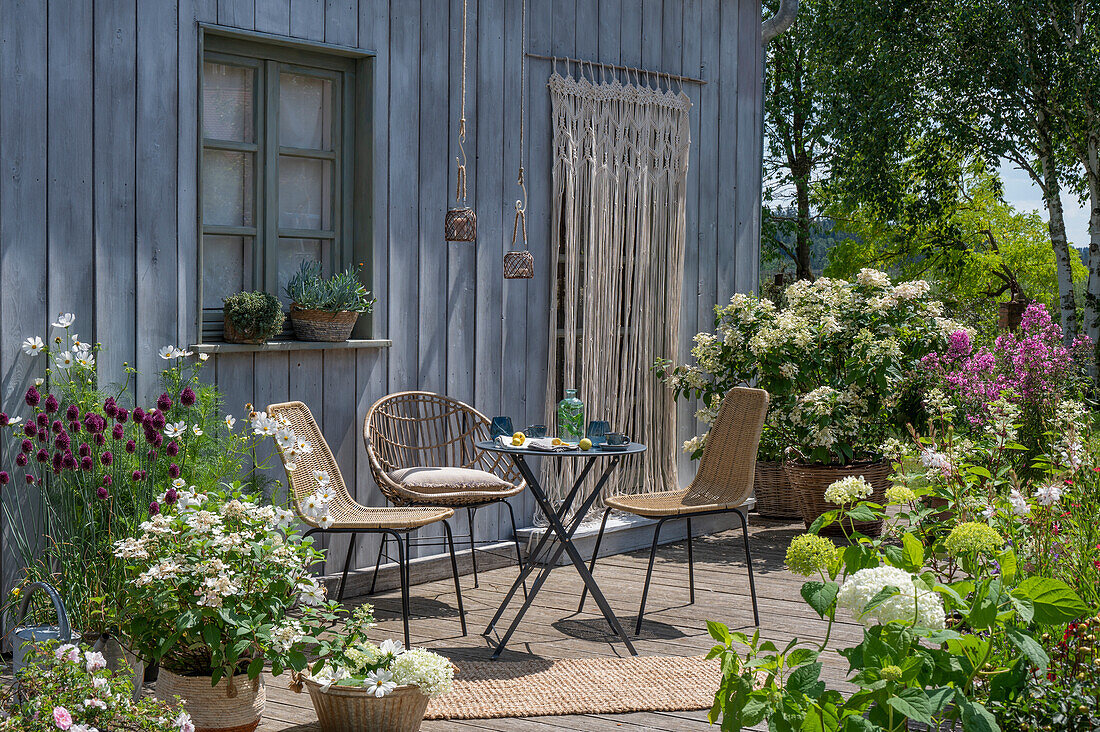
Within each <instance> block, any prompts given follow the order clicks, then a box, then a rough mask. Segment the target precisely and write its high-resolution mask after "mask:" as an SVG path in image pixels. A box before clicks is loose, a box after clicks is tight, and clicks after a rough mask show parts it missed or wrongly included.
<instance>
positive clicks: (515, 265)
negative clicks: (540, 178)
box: [504, 168, 535, 280]
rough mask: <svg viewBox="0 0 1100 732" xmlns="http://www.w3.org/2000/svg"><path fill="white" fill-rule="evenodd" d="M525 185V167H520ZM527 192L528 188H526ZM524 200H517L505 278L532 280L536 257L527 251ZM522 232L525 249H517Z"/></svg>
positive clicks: (506, 259)
mask: <svg viewBox="0 0 1100 732" xmlns="http://www.w3.org/2000/svg"><path fill="white" fill-rule="evenodd" d="M520 186H521V187H522V186H523V168H520ZM525 192H526V190H525ZM524 209H525V207H524V205H523V202H522V201H516V221H515V223H514V224H513V225H512V251H510V252H506V253H505V254H504V279H506V280H530V279H533V278H534V276H535V258H534V257H533V256H532V255H531V252H529V251H527V216H526V215H525V214H526V211H525V210H524ZM521 233H522V235H523V249H516V239H517V238H518V237H519V235H520V234H521Z"/></svg>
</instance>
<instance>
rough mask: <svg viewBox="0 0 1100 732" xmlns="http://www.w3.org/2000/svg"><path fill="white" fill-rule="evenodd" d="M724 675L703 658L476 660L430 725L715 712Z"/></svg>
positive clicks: (431, 709)
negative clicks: (444, 721)
mask: <svg viewBox="0 0 1100 732" xmlns="http://www.w3.org/2000/svg"><path fill="white" fill-rule="evenodd" d="M719 680H720V672H719V666H718V661H717V660H710V661H708V660H706V659H705V658H704V657H703V656H694V657H687V658H683V657H681V658H664V657H660V656H639V657H630V658H583V659H568V660H561V661H518V662H503V661H496V662H494V661H468V662H460V663H459V664H458V673H457V674H456V675H455V683H454V688H453V689H452V690H451V692H450V693H448V694H444V695H443V696H441V697H438V698H436V699H433V700H432V701H431V703H430V704H429V705H428V711H427V713H426V714H425V715H424V717H425V719H490V718H494V717H538V716H543V715H556V714H619V713H625V712H677V711H685V710H691V709H709V708H710V706H711V704H712V703H713V702H714V692H715V690H716V689H717V688H718V682H719Z"/></svg>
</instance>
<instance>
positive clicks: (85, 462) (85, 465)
mask: <svg viewBox="0 0 1100 732" xmlns="http://www.w3.org/2000/svg"><path fill="white" fill-rule="evenodd" d="M94 466H95V461H93V460H92V456H91V455H85V456H84V457H82V458H80V469H81V470H91V469H92V468H93V467H94Z"/></svg>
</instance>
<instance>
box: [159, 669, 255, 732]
mask: <svg viewBox="0 0 1100 732" xmlns="http://www.w3.org/2000/svg"><path fill="white" fill-rule="evenodd" d="M231 694H232V695H231ZM176 696H178V697H179V698H180V699H182V700H183V708H184V709H186V710H187V713H188V714H190V715H191V720H192V721H193V722H194V723H195V732H253V731H254V730H255V729H256V727H258V726H259V725H260V717H261V716H263V713H264V707H265V706H266V705H267V690H266V689H265V688H264V682H263V677H262V676H261V677H258V678H256V679H254V680H253V679H249V678H248V677H246V676H236V677H234V679H233V689H232V691H231V690H230V688H229V685H228V679H222V680H221V681H219V682H218V685H217V686H213V687H212V686H211V685H210V677H209V676H178V675H176V674H174V673H172V672H171V671H166V670H164V669H163V668H162V669H161V670H160V675H159V676H158V677H157V699H161V700H164V701H174V698H175V697H176Z"/></svg>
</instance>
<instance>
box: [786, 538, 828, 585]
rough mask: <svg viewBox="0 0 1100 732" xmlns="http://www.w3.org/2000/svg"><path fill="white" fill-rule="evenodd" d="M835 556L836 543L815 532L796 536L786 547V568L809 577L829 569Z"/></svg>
mask: <svg viewBox="0 0 1100 732" xmlns="http://www.w3.org/2000/svg"><path fill="white" fill-rule="evenodd" d="M835 558H836V544H834V543H833V542H831V541H829V540H828V539H826V538H825V537H824V536H818V535H817V534H802V535H801V536H796V537H795V538H794V540H793V541H792V542H791V545H790V546H789V547H787V568H788V569H789V570H791V571H792V572H794V573H795V574H801V575H803V576H806V577H809V576H812V575H816V574H819V573H821V572H824V571H826V570H827V569H829V566H830V565H831V564H832V563H833V560H834V559H835Z"/></svg>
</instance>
